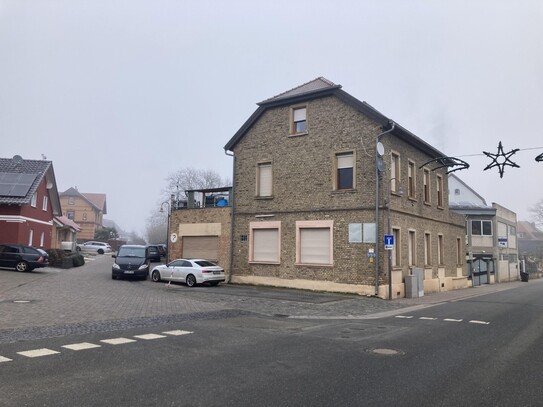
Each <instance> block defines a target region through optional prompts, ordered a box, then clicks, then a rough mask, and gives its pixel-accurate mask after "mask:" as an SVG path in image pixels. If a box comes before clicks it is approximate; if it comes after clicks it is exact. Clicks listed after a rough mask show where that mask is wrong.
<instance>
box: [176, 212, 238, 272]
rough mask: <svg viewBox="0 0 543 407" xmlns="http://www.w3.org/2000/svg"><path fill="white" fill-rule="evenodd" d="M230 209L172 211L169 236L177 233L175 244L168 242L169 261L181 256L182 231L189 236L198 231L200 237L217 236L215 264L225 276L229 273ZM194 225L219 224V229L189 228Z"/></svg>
mask: <svg viewBox="0 0 543 407" xmlns="http://www.w3.org/2000/svg"><path fill="white" fill-rule="evenodd" d="M230 218H231V208H230V207H218V208H194V209H179V210H173V211H172V215H171V219H170V234H171V233H177V234H178V239H177V241H176V242H175V243H172V242H171V241H170V242H169V245H170V246H169V250H170V253H169V260H170V261H171V260H174V259H177V258H181V257H182V256H183V239H182V236H183V230H190V231H191V232H190V234H189V235H190V236H195V235H198V234H197V233H196V234H195V232H193V231H194V230H198V229H200V230H201V231H202V234H201V236H219V259H218V261H217V263H218V264H219V265H220V266H221V267H223V268H224V270H225V272H226V274H227V275H229V273H230V230H231V229H230ZM195 224H205V225H209V224H215V225H216V224H219V225H220V228H219V227H203V228H196V229H195V228H194V227H190V226H193V225H195ZM187 225H188V227H187Z"/></svg>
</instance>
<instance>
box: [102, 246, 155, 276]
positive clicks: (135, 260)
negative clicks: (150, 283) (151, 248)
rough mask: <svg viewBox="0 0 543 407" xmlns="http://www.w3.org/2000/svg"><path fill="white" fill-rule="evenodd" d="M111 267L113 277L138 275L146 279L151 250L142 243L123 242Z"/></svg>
mask: <svg viewBox="0 0 543 407" xmlns="http://www.w3.org/2000/svg"><path fill="white" fill-rule="evenodd" d="M112 257H113V258H114V259H115V263H113V267H112V268H111V278H112V279H113V280H116V279H117V278H119V277H136V278H141V279H143V280H145V279H146V278H147V274H149V264H150V261H149V252H148V250H147V247H145V246H142V245H132V244H123V245H122V246H121V247H119V251H118V252H117V254H114V255H113V256H112Z"/></svg>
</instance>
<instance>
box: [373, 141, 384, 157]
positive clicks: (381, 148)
mask: <svg viewBox="0 0 543 407" xmlns="http://www.w3.org/2000/svg"><path fill="white" fill-rule="evenodd" d="M375 148H376V150H377V154H378V155H379V157H382V156H383V154H385V146H384V145H383V143H381V142H380V141H379V142H378V143H377V146H376V147H375Z"/></svg>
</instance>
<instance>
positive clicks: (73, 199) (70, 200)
mask: <svg viewBox="0 0 543 407" xmlns="http://www.w3.org/2000/svg"><path fill="white" fill-rule="evenodd" d="M68 205H75V196H70V197H69V198H68Z"/></svg>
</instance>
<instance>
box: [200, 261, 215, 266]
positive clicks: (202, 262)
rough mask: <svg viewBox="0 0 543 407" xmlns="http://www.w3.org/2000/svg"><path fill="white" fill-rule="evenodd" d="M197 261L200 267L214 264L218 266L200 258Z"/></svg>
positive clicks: (213, 264)
mask: <svg viewBox="0 0 543 407" xmlns="http://www.w3.org/2000/svg"><path fill="white" fill-rule="evenodd" d="M195 263H196V264H197V265H199V266H200V267H213V266H216V264H215V263H212V262H210V261H207V260H198V261H195Z"/></svg>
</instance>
